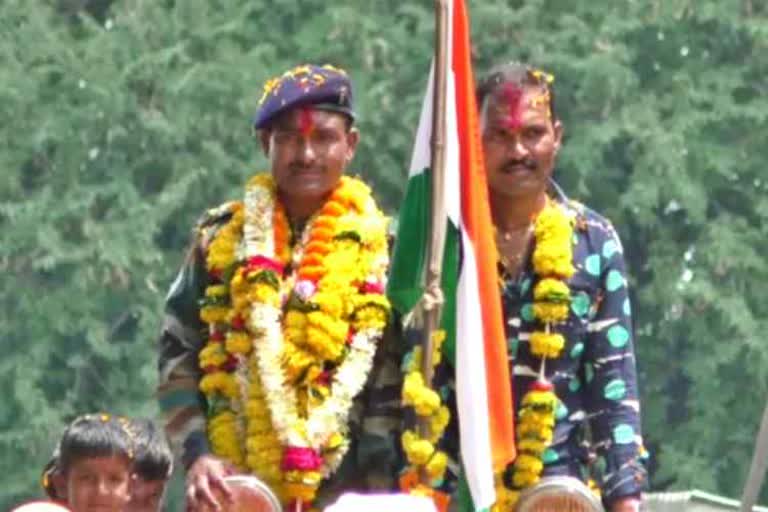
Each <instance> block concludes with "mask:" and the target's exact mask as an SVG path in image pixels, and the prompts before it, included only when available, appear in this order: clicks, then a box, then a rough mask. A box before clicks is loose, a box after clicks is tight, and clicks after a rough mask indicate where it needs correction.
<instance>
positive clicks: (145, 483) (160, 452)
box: [125, 418, 173, 512]
mask: <svg viewBox="0 0 768 512" xmlns="http://www.w3.org/2000/svg"><path fill="white" fill-rule="evenodd" d="M132 425H133V427H134V432H135V434H136V456H135V459H134V464H133V477H132V480H131V500H130V502H129V503H128V507H127V508H126V509H125V510H126V512H159V511H160V510H162V506H163V498H164V494H165V485H166V483H167V482H168V478H170V476H171V472H172V471H173V457H172V455H171V449H170V448H169V447H168V443H167V442H166V440H165V435H164V433H163V432H162V431H161V430H160V429H158V428H157V427H156V426H155V424H154V423H153V422H152V421H151V420H148V419H145V418H141V419H137V420H133V421H132Z"/></svg>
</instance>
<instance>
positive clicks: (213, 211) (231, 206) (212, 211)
mask: <svg viewBox="0 0 768 512" xmlns="http://www.w3.org/2000/svg"><path fill="white" fill-rule="evenodd" d="M242 207H243V203H242V201H227V202H226V203H223V204H220V205H219V206H217V207H215V208H209V209H208V210H206V211H205V212H204V213H203V214H202V215H201V216H200V218H198V220H197V223H196V224H195V236H196V238H197V240H198V244H199V245H200V247H202V248H205V247H207V246H208V244H209V243H210V241H211V239H212V238H213V236H214V235H215V234H216V232H217V231H218V230H219V229H220V228H221V227H222V226H224V225H225V224H226V223H227V222H229V220H230V219H231V218H232V216H233V215H234V214H235V212H236V211H238V210H239V209H241V208H242Z"/></svg>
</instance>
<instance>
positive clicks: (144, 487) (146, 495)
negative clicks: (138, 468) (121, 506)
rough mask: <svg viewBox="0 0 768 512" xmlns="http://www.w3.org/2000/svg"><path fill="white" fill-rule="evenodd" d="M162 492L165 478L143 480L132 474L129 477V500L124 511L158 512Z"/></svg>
mask: <svg viewBox="0 0 768 512" xmlns="http://www.w3.org/2000/svg"><path fill="white" fill-rule="evenodd" d="M164 492H165V480H145V479H143V478H142V477H140V476H138V475H134V476H133V478H132V479H131V501H130V502H129V503H128V506H127V507H126V508H125V512H158V511H159V510H160V506H161V505H162V503H163V493H164Z"/></svg>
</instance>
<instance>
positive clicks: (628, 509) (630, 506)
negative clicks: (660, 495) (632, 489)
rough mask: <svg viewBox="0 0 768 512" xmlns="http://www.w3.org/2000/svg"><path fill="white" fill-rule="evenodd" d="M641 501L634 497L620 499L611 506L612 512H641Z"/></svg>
mask: <svg viewBox="0 0 768 512" xmlns="http://www.w3.org/2000/svg"><path fill="white" fill-rule="evenodd" d="M639 510H640V500H639V499H638V498H635V497H634V496H631V497H627V498H619V499H618V500H616V501H614V502H613V504H611V512H639Z"/></svg>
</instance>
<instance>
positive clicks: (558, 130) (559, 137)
mask: <svg viewBox="0 0 768 512" xmlns="http://www.w3.org/2000/svg"><path fill="white" fill-rule="evenodd" d="M552 127H553V128H554V131H555V153H557V152H558V151H560V146H561V145H562V143H563V123H562V121H560V120H559V119H557V120H556V121H555V122H554V123H553V124H552Z"/></svg>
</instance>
